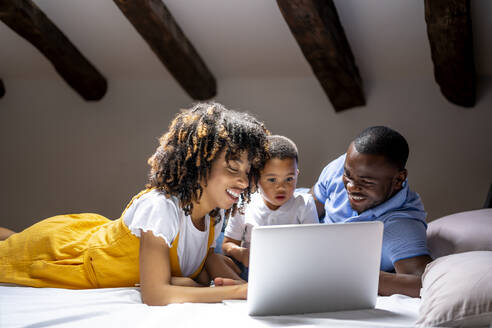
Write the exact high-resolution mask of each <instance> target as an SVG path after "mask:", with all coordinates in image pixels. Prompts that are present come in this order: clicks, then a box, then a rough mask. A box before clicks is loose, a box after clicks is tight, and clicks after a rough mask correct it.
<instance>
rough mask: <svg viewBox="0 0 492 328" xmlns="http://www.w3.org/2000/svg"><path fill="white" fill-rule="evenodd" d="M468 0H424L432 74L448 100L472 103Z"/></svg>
mask: <svg viewBox="0 0 492 328" xmlns="http://www.w3.org/2000/svg"><path fill="white" fill-rule="evenodd" d="M470 13H471V9H470V0H425V21H426V23H427V35H428V37H429V42H430V48H431V55H432V61H433V62H434V76H435V79H436V82H437V84H439V86H440V87H441V92H442V94H443V95H444V97H446V98H447V99H448V100H449V101H450V102H452V103H455V104H457V105H460V106H464V107H472V106H474V105H475V83H476V81H475V61H474V59H473V35H472V22H471V14H470Z"/></svg>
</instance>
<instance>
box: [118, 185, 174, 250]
mask: <svg viewBox="0 0 492 328" xmlns="http://www.w3.org/2000/svg"><path fill="white" fill-rule="evenodd" d="M182 214H183V211H182V210H181V208H180V207H179V200H178V199H177V198H176V197H173V196H168V195H166V193H165V192H163V191H159V190H157V189H152V190H149V191H143V192H141V193H140V194H138V195H137V196H136V197H135V198H134V199H133V200H132V202H131V204H130V206H129V207H128V208H127V210H126V211H125V212H124V214H123V222H124V223H125V224H126V226H127V227H128V228H129V229H130V231H131V232H132V233H133V234H134V235H136V236H137V237H140V231H152V232H154V235H156V236H161V237H163V238H164V239H165V240H166V241H171V240H172V239H173V236H174V235H175V234H176V232H177V231H178V230H179V226H180V222H181V218H182Z"/></svg>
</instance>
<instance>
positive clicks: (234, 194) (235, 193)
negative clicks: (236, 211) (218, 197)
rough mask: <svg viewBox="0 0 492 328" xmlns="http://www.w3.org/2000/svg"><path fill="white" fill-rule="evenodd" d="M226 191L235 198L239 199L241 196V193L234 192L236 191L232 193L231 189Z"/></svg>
mask: <svg viewBox="0 0 492 328" xmlns="http://www.w3.org/2000/svg"><path fill="white" fill-rule="evenodd" d="M226 191H227V193H228V194H229V195H231V196H232V197H234V198H238V197H239V195H241V194H240V193H237V192H234V191H232V190H230V189H227V190H226Z"/></svg>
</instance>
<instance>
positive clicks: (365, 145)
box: [354, 126, 409, 170]
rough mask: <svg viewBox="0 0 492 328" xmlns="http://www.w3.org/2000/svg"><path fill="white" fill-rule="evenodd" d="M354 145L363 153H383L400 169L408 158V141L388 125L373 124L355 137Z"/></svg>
mask: <svg viewBox="0 0 492 328" xmlns="http://www.w3.org/2000/svg"><path fill="white" fill-rule="evenodd" d="M354 147H355V150H357V152H359V153H362V154H374V155H382V156H384V157H385V158H386V159H388V161H389V162H391V163H393V164H395V165H396V166H397V167H398V168H399V169H400V170H402V169H404V168H405V165H406V164H407V159H408V153H409V149H408V143H407V141H406V140H405V138H404V137H403V136H402V135H401V134H399V133H398V132H396V131H395V130H393V129H390V128H388V127H386V126H371V127H369V128H367V129H365V130H364V131H362V132H361V134H359V135H358V136H357V137H356V138H355V139H354Z"/></svg>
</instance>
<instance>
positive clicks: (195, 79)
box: [114, 0, 217, 100]
mask: <svg viewBox="0 0 492 328" xmlns="http://www.w3.org/2000/svg"><path fill="white" fill-rule="evenodd" d="M114 2H115V3H116V5H117V6H118V8H120V10H121V11H122V12H123V14H124V15H125V16H126V17H127V19H128V20H129V21H130V23H132V25H133V26H134V27H135V29H136V30H137V31H138V33H140V35H141V36H142V37H143V38H144V40H145V41H146V42H147V44H148V45H149V46H150V48H151V49H152V51H154V53H155V54H156V55H157V57H158V58H159V59H160V61H161V62H162V63H163V64H164V66H166V67H167V69H168V71H169V72H170V73H171V74H172V75H173V76H174V78H175V79H176V81H178V83H179V84H180V85H181V87H182V88H183V89H184V90H185V91H186V92H187V93H188V94H189V95H190V96H191V98H193V99H195V100H207V99H210V98H213V97H215V95H216V94H217V82H216V80H215V78H214V76H213V75H212V73H211V72H210V71H209V69H208V68H207V66H206V65H205V62H204V61H203V60H202V58H201V57H200V55H199V54H198V52H197V51H196V50H195V48H194V47H193V45H192V44H191V42H190V41H189V40H188V38H187V37H186V35H185V34H184V33H183V31H182V30H181V28H180V27H179V25H178V24H177V23H176V21H175V20H174V18H173V16H172V15H171V12H170V11H169V10H168V9H167V8H166V6H165V5H164V4H163V2H162V0H133V1H127V0H114Z"/></svg>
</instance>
